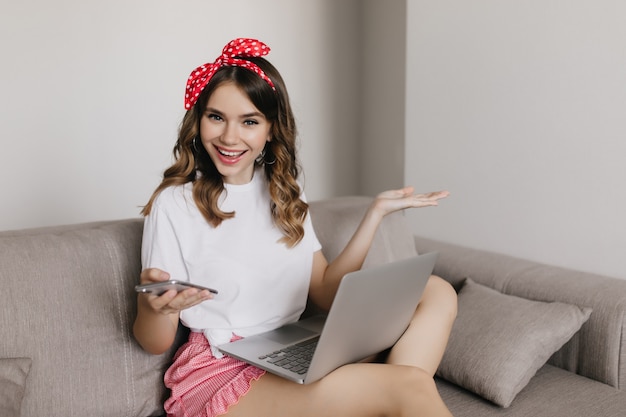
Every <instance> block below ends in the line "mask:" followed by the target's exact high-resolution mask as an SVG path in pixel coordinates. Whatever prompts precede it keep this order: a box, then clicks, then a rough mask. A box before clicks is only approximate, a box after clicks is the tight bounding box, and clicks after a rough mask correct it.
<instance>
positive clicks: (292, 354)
mask: <svg viewBox="0 0 626 417" xmlns="http://www.w3.org/2000/svg"><path fill="white" fill-rule="evenodd" d="M436 259H437V253H435V252H432V253H427V254H424V255H419V256H416V257H413V258H409V259H405V260H401V261H397V262H392V263H388V264H384V265H381V266H377V267H373V268H369V269H364V270H360V271H356V272H351V273H349V274H346V275H345V276H344V277H343V279H342V281H341V283H340V285H339V289H338V290H337V294H336V296H335V299H334V301H333V304H332V306H331V308H330V311H329V312H328V316H327V317H323V316H314V317H310V318H307V319H304V320H300V321H298V322H296V323H292V324H287V325H285V326H282V327H280V328H278V329H276V330H271V331H269V332H264V333H260V334H257V335H255V336H250V337H246V338H245V339H241V340H238V341H235V342H231V343H226V344H224V345H220V346H218V349H219V350H220V351H222V352H223V353H225V354H227V355H230V356H232V357H235V358H238V359H240V360H242V361H245V362H248V363H250V364H252V365H255V366H257V367H259V368H262V369H265V370H267V371H269V372H272V373H274V374H277V375H279V376H282V377H284V378H287V379H290V380H292V381H295V382H298V383H301V384H308V383H311V382H314V381H317V380H318V379H320V378H322V377H324V376H326V375H327V374H328V373H330V372H331V371H333V370H335V369H337V368H338V367H340V366H342V365H345V364H347V363H354V362H358V361H360V360H362V359H364V358H367V357H368V356H371V355H373V354H376V353H378V352H381V351H383V350H385V349H387V348H388V347H390V346H392V345H393V344H394V343H395V342H396V341H397V340H398V339H399V338H400V336H402V333H404V331H405V330H406V328H407V327H408V325H409V322H410V321H411V318H412V317H413V314H414V313H415V309H416V308H417V305H418V303H419V300H420V298H421V297H422V293H423V291H424V288H425V286H426V282H427V281H428V278H429V277H430V274H431V273H432V270H433V268H434V266H435V261H436Z"/></svg>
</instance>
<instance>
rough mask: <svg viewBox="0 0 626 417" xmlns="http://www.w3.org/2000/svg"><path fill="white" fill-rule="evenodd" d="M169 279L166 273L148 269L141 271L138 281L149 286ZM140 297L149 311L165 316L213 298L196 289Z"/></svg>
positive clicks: (207, 292) (206, 292)
mask: <svg viewBox="0 0 626 417" xmlns="http://www.w3.org/2000/svg"><path fill="white" fill-rule="evenodd" d="M169 279H170V274H168V273H167V272H165V271H163V270H160V269H157V268H148V269H144V270H143V271H141V275H140V278H139V281H140V282H141V283H142V284H149V283H154V282H163V281H167V280H169ZM142 296H143V297H145V298H144V300H145V301H146V304H147V306H149V308H150V309H151V310H153V311H154V312H156V313H160V314H165V315H168V314H178V313H180V312H181V310H184V309H186V308H190V307H193V306H195V305H197V304H200V303H202V302H204V301H206V300H210V299H212V298H213V294H211V293H210V292H209V291H207V290H202V291H199V290H197V289H196V288H188V289H186V290H184V291H180V292H176V290H169V291H166V292H165V293H163V294H161V295H154V294H140V297H142Z"/></svg>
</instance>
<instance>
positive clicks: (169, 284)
mask: <svg viewBox="0 0 626 417" xmlns="http://www.w3.org/2000/svg"><path fill="white" fill-rule="evenodd" d="M189 288H196V289H198V290H200V291H202V290H207V291H209V292H212V293H213V294H217V290H214V289H213V288H207V287H203V286H202V285H197V284H192V283H191V282H186V281H177V280H169V281H163V282H152V283H150V284H142V285H137V286H135V291H137V292H140V293H149V294H154V295H162V294H163V293H165V292H166V291H169V290H176V291H177V292H181V291H184V290H186V289H189Z"/></svg>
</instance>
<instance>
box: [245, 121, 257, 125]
mask: <svg viewBox="0 0 626 417" xmlns="http://www.w3.org/2000/svg"><path fill="white" fill-rule="evenodd" d="M243 124H244V125H246V126H253V125H258V124H259V122H257V121H256V120H244V122H243Z"/></svg>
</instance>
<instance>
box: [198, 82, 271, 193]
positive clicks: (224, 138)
mask: <svg viewBox="0 0 626 417" xmlns="http://www.w3.org/2000/svg"><path fill="white" fill-rule="evenodd" d="M270 129H271V123H270V122H269V121H267V119H266V118H265V116H264V115H263V113H261V112H260V111H259V110H258V109H257V108H256V107H255V106H254V104H252V102H251V101H250V99H249V98H248V96H246V94H245V93H244V92H243V91H241V90H240V89H239V87H237V86H236V85H235V84H234V83H231V82H228V83H224V84H222V85H220V86H219V87H217V88H216V89H215V91H213V94H211V97H210V98H209V101H208V102H207V105H206V109H205V111H204V114H203V115H202V119H201V120H200V138H201V139H202V144H203V145H204V147H205V149H206V150H207V152H208V153H209V156H210V157H211V160H212V161H213V163H214V164H215V166H216V167H217V170H218V171H219V173H220V174H222V177H223V178H224V182H225V183H228V184H247V183H249V182H250V180H252V175H253V172H254V160H255V159H256V158H257V157H258V156H259V155H260V154H261V151H263V148H264V147H265V143H266V142H269V141H270Z"/></svg>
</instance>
